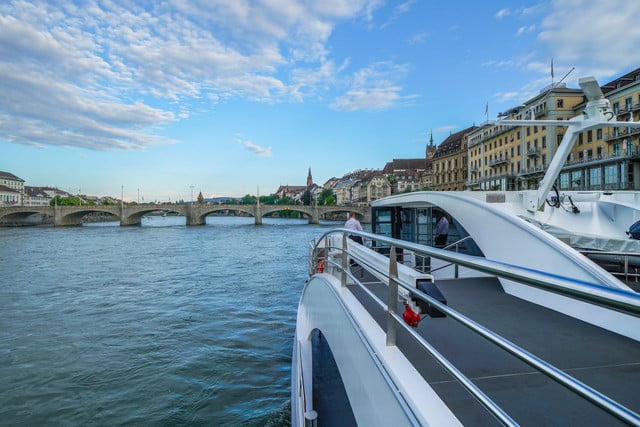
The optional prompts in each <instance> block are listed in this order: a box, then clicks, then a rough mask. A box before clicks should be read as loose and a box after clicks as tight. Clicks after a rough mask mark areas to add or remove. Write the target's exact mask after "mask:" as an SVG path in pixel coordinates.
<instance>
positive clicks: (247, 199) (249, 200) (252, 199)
mask: <svg viewBox="0 0 640 427" xmlns="http://www.w3.org/2000/svg"><path fill="white" fill-rule="evenodd" d="M257 200H258V199H256V196H250V195H248V194H246V195H245V196H244V197H243V198H242V200H241V201H240V203H242V204H243V205H255V204H256V202H257Z"/></svg>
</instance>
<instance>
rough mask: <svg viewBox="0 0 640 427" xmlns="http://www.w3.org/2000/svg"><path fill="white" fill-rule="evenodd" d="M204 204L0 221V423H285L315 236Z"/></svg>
mask: <svg viewBox="0 0 640 427" xmlns="http://www.w3.org/2000/svg"><path fill="white" fill-rule="evenodd" d="M253 222H254V220H253V218H247V217H245V218H237V217H207V225H205V226H202V227H186V226H185V225H184V223H185V218H184V217H166V218H162V217H153V218H145V219H144V220H143V224H142V226H138V227H120V226H119V224H118V223H117V222H109V223H98V224H89V225H84V226H81V227H68V228H54V227H21V228H0V310H1V314H0V425H7V426H13V425H123V424H127V425H172V426H173V425H249V426H251V425H254V426H265V425H267V426H269V425H271V426H282V425H288V424H289V407H288V401H289V394H290V384H289V381H290V363H291V345H292V339H293V332H294V328H295V317H296V308H297V303H298V299H299V296H300V293H301V291H302V287H303V286H304V282H305V279H306V277H307V272H306V269H307V249H308V242H309V240H311V239H312V238H315V237H318V236H320V235H321V234H322V233H323V232H324V231H326V230H328V229H330V228H332V227H335V226H340V225H341V223H321V224H320V225H308V224H307V221H306V220H285V219H268V218H265V220H264V225H262V226H255V225H254V224H253Z"/></svg>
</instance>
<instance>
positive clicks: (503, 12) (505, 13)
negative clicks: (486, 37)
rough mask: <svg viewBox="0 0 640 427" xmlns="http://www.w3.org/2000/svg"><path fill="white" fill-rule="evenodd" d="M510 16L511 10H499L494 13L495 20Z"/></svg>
mask: <svg viewBox="0 0 640 427" xmlns="http://www.w3.org/2000/svg"><path fill="white" fill-rule="evenodd" d="M509 15H511V9H500V10H499V11H497V12H496V18H498V19H502V18H505V17H507V16H509Z"/></svg>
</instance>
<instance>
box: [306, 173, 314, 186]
mask: <svg viewBox="0 0 640 427" xmlns="http://www.w3.org/2000/svg"><path fill="white" fill-rule="evenodd" d="M312 184H313V178H312V177H311V168H309V174H308V175H307V187H310V186H311V185H312Z"/></svg>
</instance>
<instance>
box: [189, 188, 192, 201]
mask: <svg viewBox="0 0 640 427" xmlns="http://www.w3.org/2000/svg"><path fill="white" fill-rule="evenodd" d="M189 188H191V204H193V185H190V186H189Z"/></svg>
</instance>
